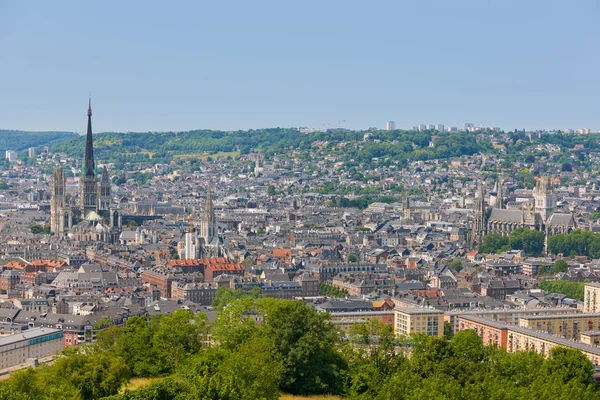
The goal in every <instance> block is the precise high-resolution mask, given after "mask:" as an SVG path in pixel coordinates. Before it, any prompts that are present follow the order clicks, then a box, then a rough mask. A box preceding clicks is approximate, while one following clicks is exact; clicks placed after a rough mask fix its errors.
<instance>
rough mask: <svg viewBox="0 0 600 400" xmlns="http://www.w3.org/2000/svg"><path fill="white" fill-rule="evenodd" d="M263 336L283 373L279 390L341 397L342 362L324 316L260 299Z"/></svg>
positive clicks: (297, 305) (295, 304)
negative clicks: (271, 343)
mask: <svg viewBox="0 0 600 400" xmlns="http://www.w3.org/2000/svg"><path fill="white" fill-rule="evenodd" d="M258 305H259V307H261V308H263V309H264V310H265V317H264V324H263V325H262V334H263V335H265V336H266V337H268V338H273V339H274V341H275V348H276V349H277V352H278V354H279V355H280V357H281V359H282V361H283V366H284V372H283V376H282V382H281V389H282V390H283V391H286V392H289V393H294V394H321V393H341V391H342V375H341V370H342V369H344V368H345V362H344V358H343V357H342V355H341V354H340V353H338V351H337V349H336V343H337V341H338V337H337V332H336V329H335V327H334V326H333V325H332V324H331V322H330V317H329V315H328V314H327V313H317V312H316V311H315V310H314V309H313V308H310V307H308V306H307V305H306V304H305V303H303V302H300V301H290V300H275V299H262V300H259V303H258Z"/></svg>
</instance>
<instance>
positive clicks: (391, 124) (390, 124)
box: [385, 121, 396, 131]
mask: <svg viewBox="0 0 600 400" xmlns="http://www.w3.org/2000/svg"><path fill="white" fill-rule="evenodd" d="M395 129H396V122H395V121H388V122H387V124H385V130H386V131H393V130H395Z"/></svg>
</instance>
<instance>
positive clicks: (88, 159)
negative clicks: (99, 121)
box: [84, 98, 95, 177]
mask: <svg viewBox="0 0 600 400" xmlns="http://www.w3.org/2000/svg"><path fill="white" fill-rule="evenodd" d="M87 115H88V126H87V136H86V139H85V167H84V168H85V171H84V172H85V176H92V177H93V176H95V173H94V143H93V141H92V99H91V98H90V99H89V103H88V112H87Z"/></svg>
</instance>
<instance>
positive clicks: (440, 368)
mask: <svg viewBox="0 0 600 400" xmlns="http://www.w3.org/2000/svg"><path fill="white" fill-rule="evenodd" d="M66 353H67V355H65V356H64V357H61V358H60V359H58V360H57V361H56V362H55V363H54V364H53V365H52V366H46V367H41V368H39V369H28V370H25V371H20V372H16V373H14V375H13V376H12V377H11V378H10V379H8V380H6V381H4V382H1V383H0V398H2V399H9V400H17V399H18V400H22V399H100V398H107V399H111V400H150V399H177V400H188V399H190V400H191V399H277V398H279V396H280V395H281V394H282V393H287V394H292V395H310V396H314V395H321V394H330V395H337V396H343V397H348V398H351V399H365V400H366V399H390V400H391V399H415V400H416V399H457V400H458V399H507V400H508V399H536V398H540V399H541V398H543V399H600V392H599V390H598V388H597V386H596V385H595V383H594V382H593V377H592V375H593V372H594V368H593V365H592V363H591V362H590V361H589V360H588V359H587V358H586V357H585V356H584V355H583V354H582V353H581V352H579V351H577V350H572V349H565V348H555V349H553V351H552V355H551V357H550V358H549V359H544V358H543V357H542V356H540V355H538V354H537V353H526V352H520V353H516V354H508V353H506V352H505V351H503V350H499V349H496V348H493V347H484V346H483V344H482V341H481V339H480V338H479V336H478V335H477V334H476V333H475V332H474V331H463V332H459V333H457V334H455V335H453V336H452V338H451V339H446V338H433V337H427V336H422V335H416V336H413V337H410V338H395V337H394V336H393V335H392V331H391V327H390V326H388V325H383V324H381V323H378V322H375V321H371V322H369V323H368V324H357V325H355V326H353V327H352V330H351V332H350V334H349V335H348V336H347V337H345V336H344V337H343V336H341V335H340V333H339V332H338V331H337V330H336V329H335V327H334V326H333V325H332V324H331V323H330V321H329V316H328V314H326V313H317V312H316V311H315V310H314V309H312V308H310V307H308V306H306V305H305V304H304V303H303V302H298V301H288V300H276V299H252V298H240V299H232V300H231V303H229V304H228V305H227V306H225V307H223V309H222V310H221V311H220V312H219V314H218V316H217V318H216V320H215V321H214V322H213V323H209V322H208V320H207V319H206V317H205V316H204V315H203V314H200V315H197V316H194V315H193V314H192V313H191V312H190V311H188V310H179V311H177V312H175V313H174V314H172V315H166V316H161V317H159V316H156V317H153V318H151V319H150V320H147V319H146V318H144V317H132V318H130V319H129V320H128V321H127V326H126V327H124V328H117V327H110V328H107V329H105V330H103V331H101V332H99V333H98V342H97V343H96V344H94V345H91V346H88V347H83V348H80V349H79V351H78V352H76V351H74V350H73V349H68V350H67V351H66ZM407 354H410V357H407ZM131 377H137V378H140V377H143V378H152V377H163V378H162V379H148V380H147V381H142V382H143V384H142V385H141V386H139V387H136V386H135V385H133V386H131V387H130V388H129V389H128V388H127V386H125V385H126V384H127V382H128V381H129V379H130V378H131ZM136 381H138V382H139V379H137V380H136ZM131 389H133V390H131Z"/></svg>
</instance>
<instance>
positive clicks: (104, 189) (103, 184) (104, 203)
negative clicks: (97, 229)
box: [98, 166, 111, 211]
mask: <svg viewBox="0 0 600 400" xmlns="http://www.w3.org/2000/svg"><path fill="white" fill-rule="evenodd" d="M110 190H111V189H110V178H109V177H108V170H107V169H106V166H105V167H104V168H102V178H101V179H100V203H99V206H98V209H99V210H100V211H108V210H109V209H110V201H111V193H110Z"/></svg>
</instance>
